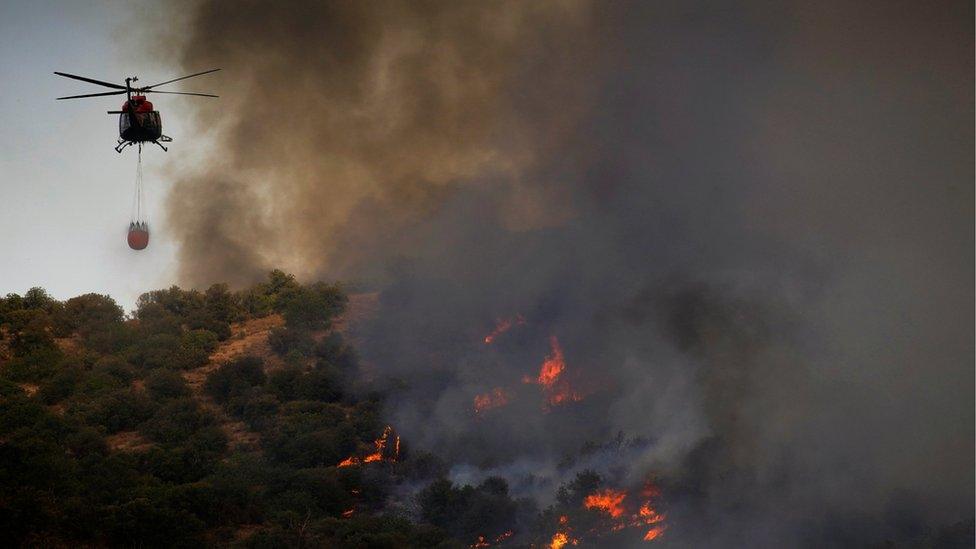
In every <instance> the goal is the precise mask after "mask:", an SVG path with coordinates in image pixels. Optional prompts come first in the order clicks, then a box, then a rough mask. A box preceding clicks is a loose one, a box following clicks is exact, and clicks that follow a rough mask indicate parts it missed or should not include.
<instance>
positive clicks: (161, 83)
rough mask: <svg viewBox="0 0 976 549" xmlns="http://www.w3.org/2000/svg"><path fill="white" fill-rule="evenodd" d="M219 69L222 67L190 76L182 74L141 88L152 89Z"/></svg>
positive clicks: (144, 89)
mask: <svg viewBox="0 0 976 549" xmlns="http://www.w3.org/2000/svg"><path fill="white" fill-rule="evenodd" d="M219 70H220V69H210V70H209V71H203V72H198V73H195V74H191V75H189V76H181V77H179V78H174V79H172V80H167V81H165V82H160V83H159V84H153V85H152V86H145V87H143V88H140V89H142V90H143V91H147V90H151V89H153V88H155V87H157V86H164V85H166V84H172V83H173V82H179V81H180V80H186V79H187V78H193V77H194V76H200V75H203V74H210V73H212V72H217V71H219Z"/></svg>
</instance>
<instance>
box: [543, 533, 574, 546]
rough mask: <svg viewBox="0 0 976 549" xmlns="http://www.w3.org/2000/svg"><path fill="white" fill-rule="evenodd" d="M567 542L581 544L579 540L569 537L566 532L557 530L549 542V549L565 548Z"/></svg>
mask: <svg viewBox="0 0 976 549" xmlns="http://www.w3.org/2000/svg"><path fill="white" fill-rule="evenodd" d="M567 544H570V545H579V540H578V539H576V538H571V537H569V534H567V533H566V532H556V533H555V534H553V535H552V541H550V542H549V549H563V547H565V546H566V545H567Z"/></svg>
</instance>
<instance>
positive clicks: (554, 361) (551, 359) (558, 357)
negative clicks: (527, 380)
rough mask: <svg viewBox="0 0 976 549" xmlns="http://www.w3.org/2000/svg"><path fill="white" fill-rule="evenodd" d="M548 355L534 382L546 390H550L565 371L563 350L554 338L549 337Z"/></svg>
mask: <svg viewBox="0 0 976 549" xmlns="http://www.w3.org/2000/svg"><path fill="white" fill-rule="evenodd" d="M549 348H550V349H551V352H550V354H548V355H546V358H545V360H543V361H542V368H541V369H540V370H539V377H538V378H537V379H536V382H538V383H539V385H542V386H543V387H545V388H547V389H551V388H552V386H553V385H554V384H555V383H556V380H558V379H559V376H561V375H562V373H563V370H565V369H566V360H565V359H564V358H563V348H562V347H560V346H559V339H557V338H556V336H549Z"/></svg>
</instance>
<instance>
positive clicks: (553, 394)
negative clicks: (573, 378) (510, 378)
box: [522, 336, 583, 411]
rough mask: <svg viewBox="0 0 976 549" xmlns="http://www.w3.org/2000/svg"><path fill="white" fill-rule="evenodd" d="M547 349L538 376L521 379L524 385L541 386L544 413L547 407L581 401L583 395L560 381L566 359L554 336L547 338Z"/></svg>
mask: <svg viewBox="0 0 976 549" xmlns="http://www.w3.org/2000/svg"><path fill="white" fill-rule="evenodd" d="M549 349H550V351H549V354H548V355H546V357H545V359H544V360H543V361H542V367H541V368H540V369H539V376H538V377H536V378H532V377H529V376H526V377H524V378H522V381H523V382H524V383H538V384H539V385H541V386H542V390H543V392H545V394H546V405H547V406H546V407H544V409H545V410H546V411H549V407H552V406H559V405H560V404H565V403H567V402H577V401H580V400H583V395H581V394H579V393H578V392H576V391H574V390H573V388H572V387H571V386H570V385H569V382H568V381H566V380H565V379H562V375H563V372H564V371H565V370H566V359H565V357H564V356H563V348H562V346H560V345H559V339H558V338H557V337H556V336H550V337H549Z"/></svg>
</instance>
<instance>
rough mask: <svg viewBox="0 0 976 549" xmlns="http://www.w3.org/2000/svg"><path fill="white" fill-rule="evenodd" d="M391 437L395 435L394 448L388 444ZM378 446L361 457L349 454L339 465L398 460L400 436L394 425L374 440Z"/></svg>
mask: <svg viewBox="0 0 976 549" xmlns="http://www.w3.org/2000/svg"><path fill="white" fill-rule="evenodd" d="M390 437H393V449H392V451H391V450H388V449H387V444H388V443H389V442H390ZM373 444H374V445H375V446H376V451H375V452H373V453H371V454H369V455H368V456H366V457H364V458H362V459H360V458H358V457H356V456H349V457H347V458H346V459H344V460H342V461H341V462H339V465H338V466H339V467H349V466H352V465H362V464H363V463H371V462H374V461H382V460H387V461H396V460H397V459H398V458H399V457H400V437H399V436H398V435H396V434H395V433H394V432H393V427H390V426H389V425H387V426H386V428H385V429H383V434H382V435H380V438H378V439H376V440H375V441H373Z"/></svg>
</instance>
